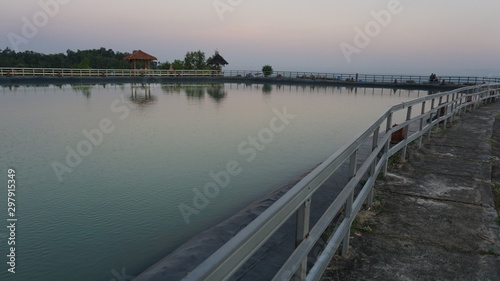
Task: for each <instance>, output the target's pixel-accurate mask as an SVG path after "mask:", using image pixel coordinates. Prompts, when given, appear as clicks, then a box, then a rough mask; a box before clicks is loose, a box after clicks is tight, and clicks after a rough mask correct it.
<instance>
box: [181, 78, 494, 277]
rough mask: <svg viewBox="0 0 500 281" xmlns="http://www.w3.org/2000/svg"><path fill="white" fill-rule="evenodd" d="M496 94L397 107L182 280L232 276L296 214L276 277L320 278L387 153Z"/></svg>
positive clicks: (456, 95)
mask: <svg viewBox="0 0 500 281" xmlns="http://www.w3.org/2000/svg"><path fill="white" fill-rule="evenodd" d="M498 97H500V84H485V85H480V86H475V87H464V88H460V89H456V90H453V91H449V92H443V93H439V94H434V95H429V96H425V97H422V98H419V99H416V100H413V101H409V102H404V103H402V104H399V105H395V106H393V107H392V108H391V109H389V110H388V111H387V112H386V113H384V114H383V115H382V116H381V117H380V118H379V119H378V120H376V121H375V122H374V123H373V124H372V125H371V126H370V127H369V128H368V129H367V130H365V131H364V132H362V133H361V134H360V135H359V136H358V137H356V138H354V139H353V140H352V142H350V143H348V144H347V145H345V146H344V147H343V148H341V149H340V150H338V151H337V152H336V153H335V154H333V155H331V156H330V157H329V158H328V159H326V160H325V161H324V162H323V163H322V164H321V165H319V166H318V167H317V168H316V169H314V170H313V171H312V172H311V173H309V174H308V175H307V176H306V177H304V178H303V179H302V180H301V181H300V182H298V183H297V184H296V185H295V186H294V187H293V188H292V189H290V191H288V192H287V193H286V194H284V195H283V196H282V197H281V198H280V199H279V200H277V201H276V202H275V203H274V204H273V205H271V206H270V207H269V208H268V209H267V210H265V211H264V212H263V213H262V214H261V215H260V216H258V217H257V218H256V219H255V220H254V221H252V222H251V223H250V224H249V225H248V226H246V227H245V228H244V229H242V230H241V231H240V232H239V233H238V234H237V235H235V236H234V237H233V238H232V239H231V240H230V241H228V242H227V243H226V244H225V245H223V246H222V247H221V248H220V249H218V250H217V251H216V252H215V253H214V254H212V255H211V256H210V257H209V258H207V259H206V260H205V261H204V262H203V263H202V264H200V265H199V266H198V267H197V268H195V269H194V270H193V271H192V272H190V273H189V274H188V275H187V276H186V277H185V278H184V280H185V281H194V280H214V281H220V280H228V279H229V278H230V277H231V276H232V275H233V274H234V273H235V272H236V271H237V270H238V269H239V268H240V267H241V266H242V265H243V264H244V263H245V262H246V261H247V260H249V258H250V257H251V256H252V255H253V254H254V253H255V252H256V251H257V250H258V249H259V248H260V247H261V246H262V245H263V244H264V243H265V242H266V241H267V240H268V239H269V238H270V237H271V236H272V235H273V233H275V231H276V230H277V229H278V228H279V227H280V226H282V225H283V224H284V223H285V222H286V221H287V220H288V219H289V218H290V217H292V216H297V226H296V227H297V229H296V233H297V238H296V248H295V251H294V252H293V253H292V254H291V255H290V256H289V258H288V260H287V261H286V262H285V263H284V264H283V265H282V267H281V270H279V272H278V273H277V274H276V276H275V277H274V279H273V280H280V281H281V280H290V279H292V278H293V280H320V279H321V277H322V274H323V273H324V270H325V269H326V267H327V265H328V263H329V262H330V260H331V259H332V257H333V255H334V254H335V253H336V252H337V251H338V249H339V247H340V245H342V246H343V247H342V254H346V252H347V250H348V245H349V236H350V228H351V225H352V223H353V221H354V219H355V217H356V215H357V213H358V211H359V210H360V209H361V208H362V206H363V204H364V203H365V202H366V203H368V204H371V202H372V200H373V193H374V191H373V186H374V183H375V180H376V178H377V175H378V174H379V173H386V171H387V163H388V159H389V157H390V156H392V155H394V154H395V153H397V152H401V156H402V157H405V155H406V148H407V146H408V145H409V144H410V143H411V142H413V141H418V143H419V145H422V139H423V137H424V135H425V134H428V137H430V135H431V133H432V132H433V129H434V128H435V129H439V125H440V124H444V126H446V124H447V122H450V121H453V119H454V118H455V117H456V116H457V115H458V114H460V113H462V112H464V111H465V110H466V109H467V108H469V109H473V108H476V107H478V106H479V105H481V104H483V103H487V102H491V101H493V100H496V99H497V98H498ZM414 109H415V110H414ZM419 109H420V110H419ZM417 110H419V111H418V112H417ZM398 112H399V113H402V114H403V115H406V117H403V119H404V120H403V122H401V123H400V124H399V125H396V126H392V125H393V117H394V116H395V114H397V113H398ZM381 130H383V131H381ZM401 130H403V131H404V133H403V134H402V136H403V138H402V140H401V141H400V142H399V143H397V144H391V138H392V137H393V135H394V134H395V133H396V132H401ZM366 144H368V145H369V146H370V148H371V149H370V151H371V153H370V154H369V155H368V156H367V157H366V158H365V159H361V158H360V156H359V154H358V152H359V150H360V148H361V147H362V146H363V145H366ZM343 165H348V166H349V181H348V183H347V184H346V185H345V186H344V187H343V188H342V191H341V192H340V194H339V195H338V196H337V197H336V199H335V200H334V201H333V202H332V203H331V205H330V206H329V207H328V209H327V210H326V211H325V212H324V214H323V215H322V217H321V218H320V219H319V220H318V221H317V223H316V224H315V225H312V226H309V213H310V208H311V204H314V202H312V201H311V198H312V195H313V194H314V192H315V191H316V190H318V188H319V187H320V186H321V185H322V184H323V183H324V182H325V181H326V180H327V179H328V178H329V177H330V176H332V174H333V173H334V172H335V171H337V170H338V169H339V168H340V167H341V166H343ZM360 185H361V186H362V188H361V190H359V192H358V191H356V187H357V186H360ZM335 218H339V219H338V220H337V221H336V224H337V227H336V230H335V231H334V232H333V234H332V235H331V236H330V237H329V238H328V240H327V241H326V246H325V247H324V249H323V251H322V252H321V253H320V254H319V256H317V257H315V259H314V265H313V266H312V267H311V268H307V261H308V255H309V253H310V252H311V249H312V248H313V246H314V245H315V244H316V243H317V242H318V241H320V239H321V237H322V235H323V233H324V231H325V230H326V229H327V227H328V226H329V225H330V224H331V223H332V221H333V220H334V219H335ZM309 261H311V260H309Z"/></svg>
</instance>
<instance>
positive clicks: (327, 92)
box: [0, 84, 428, 281]
mask: <svg viewBox="0 0 500 281" xmlns="http://www.w3.org/2000/svg"><path fill="white" fill-rule="evenodd" d="M427 94H428V92H427V91H410V90H393V89H373V88H340V87H323V86H321V87H317V86H316V87H315V86H296V85H293V86H290V85H262V84H142V85H141V84H121V85H109V84H105V85H59V86H56V85H47V86H17V87H2V88H0V173H1V174H2V176H1V178H2V179H3V180H2V182H3V183H2V184H1V185H0V194H1V195H0V198H3V199H2V200H1V203H0V211H1V213H2V215H1V217H2V218H3V220H2V221H3V222H2V226H1V228H0V256H1V257H2V258H1V259H0V260H1V261H2V263H1V264H2V266H1V269H2V270H1V272H0V280H39V281H45V280H72V281H84V280H85V281H88V280H103V281H104V280H105V281H109V280H121V279H124V277H127V278H128V277H130V276H135V275H138V274H139V273H140V272H142V271H143V270H145V269H146V268H147V267H149V266H151V265H152V264H153V263H155V262H156V261H158V260H160V259H161V258H163V257H164V256H166V255H168V254H169V253H170V252H171V251H173V250H175V249H176V248H177V247H178V246H179V245H180V244H182V243H183V242H185V241H186V240H188V239H189V238H191V237H193V236H195V235H196V234H198V233H200V232H201V231H204V230H206V229H208V228H210V227H212V226H214V225H216V224H218V223H220V222H222V221H224V220H225V219H227V218H228V217H230V216H231V215H232V214H234V213H235V212H237V211H238V210H240V209H242V208H244V207H245V206H247V205H248V204H250V203H251V202H253V201H255V200H256V199H258V198H261V197H262V196H264V195H266V194H268V193H270V192H272V191H273V190H275V189H277V188H279V187H280V186H281V185H283V184H284V183H286V182H287V181H288V180H290V179H291V178H294V177H296V176H297V175H300V174H302V173H303V172H305V171H307V170H309V169H310V168H312V167H314V166H315V165H317V164H318V163H320V162H321V161H323V160H324V159H326V158H327V157H328V156H329V155H330V154H332V153H333V152H335V151H336V150H337V149H339V148H340V147H341V146H342V145H344V144H345V143H346V142H347V141H349V140H351V139H352V138H353V137H355V136H356V135H357V134H358V133H360V132H361V131H362V130H364V129H365V128H367V127H368V126H369V125H370V124H371V122H372V121H373V120H374V119H375V118H378V117H379V116H380V115H381V114H382V113H383V112H385V111H386V110H387V109H388V108H389V107H390V106H392V105H395V104H398V103H401V102H404V101H408V100H412V99H415V98H418V97H421V96H424V95H427ZM398 118H402V117H401V116H399V117H398V116H396V117H395V119H394V122H395V123H397V122H398ZM8 169H14V170H15V173H16V192H15V193H16V194H15V200H16V201H15V203H16V214H15V215H16V218H17V219H18V220H17V222H16V230H15V242H16V244H15V248H16V251H15V255H16V257H15V260H16V268H15V271H16V273H15V274H12V273H10V272H8V271H7V269H8V268H9V265H8V264H7V262H8V261H9V260H8V259H9V258H8V257H7V255H8V254H9V251H10V249H9V248H10V247H11V246H9V245H8V242H7V239H8V237H9V235H11V233H10V232H9V229H8V228H7V227H6V226H8V225H9V224H8V223H7V218H8V212H7V208H8V207H7V200H6V199H5V198H6V197H7V180H8V177H7V175H8V174H7V171H8ZM124 273H126V276H124ZM120 278H121V279H120ZM124 280H128V279H124Z"/></svg>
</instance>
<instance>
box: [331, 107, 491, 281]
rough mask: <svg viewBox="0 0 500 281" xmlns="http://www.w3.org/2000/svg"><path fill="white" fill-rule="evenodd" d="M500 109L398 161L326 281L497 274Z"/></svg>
mask: <svg viewBox="0 0 500 281" xmlns="http://www.w3.org/2000/svg"><path fill="white" fill-rule="evenodd" d="M498 113H500V103H493V104H488V105H486V106H483V107H481V108H479V109H477V110H475V111H473V112H470V113H466V114H464V115H462V116H461V118H460V120H459V121H457V122H455V123H454V124H452V127H451V128H446V129H445V130H444V131H443V130H441V131H440V133H439V134H437V135H436V134H434V135H433V137H432V139H431V140H430V141H426V142H425V143H424V147H423V148H422V149H419V150H418V149H416V148H410V149H409V158H408V160H407V161H405V162H403V163H394V165H393V166H392V168H391V174H390V175H389V176H388V177H387V179H384V180H379V181H377V184H376V186H375V190H376V199H377V200H376V202H375V204H374V207H372V208H371V209H370V210H364V211H362V212H361V213H360V215H359V216H358V218H357V221H356V222H355V224H354V225H353V232H352V237H351V245H350V250H349V254H348V255H347V256H346V257H340V256H336V257H335V259H334V260H332V262H331V263H330V265H329V268H328V269H327V271H326V272H325V274H324V276H323V280H324V281H327V280H499V276H500V226H498V225H497V224H496V223H495V218H496V217H497V216H499V215H500V214H498V213H497V212H496V210H495V206H494V202H493V193H492V179H494V178H495V177H494V172H493V170H492V166H493V165H494V163H495V162H496V160H495V159H496V158H495V157H493V155H494V154H495V153H496V155H500V154H498V151H500V150H499V147H497V148H495V147H494V146H493V147H492V145H491V143H492V142H495V143H496V142H497V141H498V142H499V143H500V134H499V132H495V133H493V131H494V130H493V128H495V131H496V130H499V129H500V126H495V127H494V120H495V116H496V115H497V114H498ZM494 151H497V152H494Z"/></svg>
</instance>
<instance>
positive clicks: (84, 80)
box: [0, 76, 463, 91]
mask: <svg viewBox="0 0 500 281" xmlns="http://www.w3.org/2000/svg"><path fill="white" fill-rule="evenodd" d="M103 83H117V84H119V83H249V84H251V83H260V84H266V83H269V84H283V85H315V86H338V87H369V88H392V89H413V90H435V91H448V90H453V89H457V88H460V87H463V85H441V84H416V83H380V82H349V81H339V80H322V79H302V78H274V77H252V78H245V77H217V76H214V77H202V76H200V77H195V76H181V77H165V76H162V77H159V76H134V77H116V76H107V77H28V76H15V77H0V85H7V86H9V85H26V84H29V85H47V84H54V85H62V84H103Z"/></svg>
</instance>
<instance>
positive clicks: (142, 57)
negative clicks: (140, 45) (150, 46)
mask: <svg viewBox="0 0 500 281" xmlns="http://www.w3.org/2000/svg"><path fill="white" fill-rule="evenodd" d="M123 60H128V61H134V60H135V61H154V60H158V59H157V58H156V57H155V56H152V55H150V54H148V53H145V52H143V51H141V50H139V51H135V52H134V53H133V54H131V55H128V56H126V57H125V58H123Z"/></svg>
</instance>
